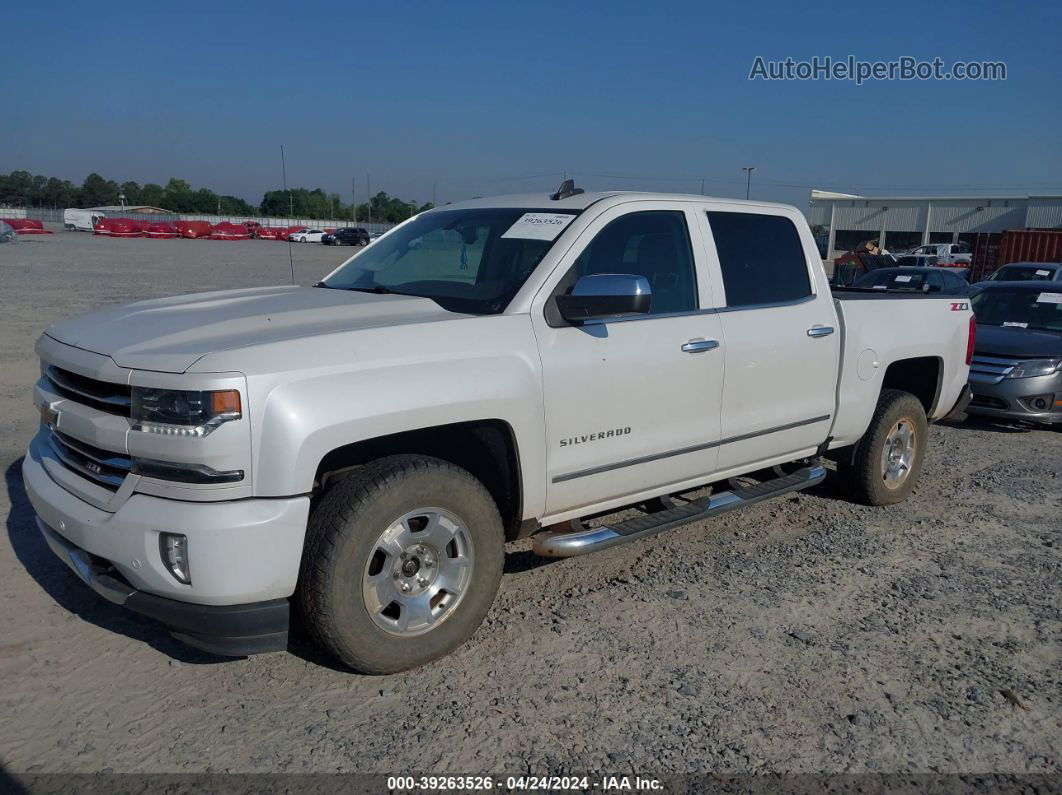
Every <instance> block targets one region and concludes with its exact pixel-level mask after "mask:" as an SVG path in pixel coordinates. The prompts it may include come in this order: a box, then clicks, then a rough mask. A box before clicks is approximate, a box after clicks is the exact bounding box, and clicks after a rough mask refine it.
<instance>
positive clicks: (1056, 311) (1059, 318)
mask: <svg viewBox="0 0 1062 795" xmlns="http://www.w3.org/2000/svg"><path fill="white" fill-rule="evenodd" d="M971 302H972V303H973V310H974V314H975V315H976V316H977V322H978V323H985V324H988V325H990V326H1013V327H1016V328H1031V329H1039V330H1041V331H1062V290H1059V291H1057V292H1052V291H1049V290H1028V289H1021V288H1012V289H1007V288H1005V287H1004V288H1001V289H1000V288H989V289H987V290H983V291H982V292H980V293H978V294H977V295H975V296H974V297H973V298H972V299H971Z"/></svg>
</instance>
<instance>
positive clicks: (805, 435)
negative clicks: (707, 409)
mask: <svg viewBox="0 0 1062 795" xmlns="http://www.w3.org/2000/svg"><path fill="white" fill-rule="evenodd" d="M703 215H704V217H703V218H702V219H701V221H702V223H703V224H704V229H705V238H706V241H707V245H708V251H709V260H710V262H711V266H712V269H713V270H712V276H713V280H714V281H715V282H716V283H717V284H720V285H721V286H722V293H723V296H722V302H721V305H720V306H719V318H720V321H721V325H722V332H723V339H724V342H725V351H724V366H725V369H726V379H725V381H724V383H723V398H722V420H721V435H722V440H721V445H720V452H719V461H718V466H719V469H720V471H724V470H728V469H732V468H734V467H743V466H747V465H750V464H756V463H764V464H766V463H769V460H773V461H777V460H779V459H782V458H784V457H788V458H789V459H791V458H794V457H797V456H798V455H807V454H809V453H810V451H813V450H814V449H815V448H816V447H817V446H818V445H819V444H821V443H822V442H823V441H824V440H825V439H826V435H827V433H828V432H829V428H830V420H831V417H832V415H833V412H834V403H835V392H836V385H837V368H838V362H839V351H840V336H841V335H840V333H839V330H838V328H837V314H836V311H835V309H834V307H833V300H832V297H831V295H830V292H829V289H828V287H827V284H826V279H825V275H824V273H820V272H819V271H821V267H818V266H817V263H818V254H817V252H816V250H815V248H814V241H813V240H812V239H811V236H810V233H809V234H806V235H801V233H800V231H798V230H799V229H801V228H803V229H804V231H805V232H807V230H806V224H804V222H803V219H802V218H800V217H799V215H798V214H797V213H796V212H795V211H788V210H785V209H783V208H770V207H756V206H750V205H714V206H713V207H712V208H710V209H709V210H708V212H707V213H704V214H703ZM798 223H799V224H800V227H798V226H797V224H798ZM805 238H806V239H805ZM813 263H814V264H813ZM816 268H817V270H816ZM716 274H718V275H716Z"/></svg>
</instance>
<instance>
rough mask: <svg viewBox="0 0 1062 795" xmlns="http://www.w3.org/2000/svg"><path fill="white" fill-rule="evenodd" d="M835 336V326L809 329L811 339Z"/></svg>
mask: <svg viewBox="0 0 1062 795" xmlns="http://www.w3.org/2000/svg"><path fill="white" fill-rule="evenodd" d="M831 334H833V326H812V327H811V328H809V329H808V336H809V337H828V336H830V335H831Z"/></svg>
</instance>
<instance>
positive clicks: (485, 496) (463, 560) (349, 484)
mask: <svg viewBox="0 0 1062 795" xmlns="http://www.w3.org/2000/svg"><path fill="white" fill-rule="evenodd" d="M307 535H308V538H307V544H306V551H305V554H304V558H303V566H302V573H301V578H300V587H299V602H300V605H301V608H302V613H303V616H304V618H305V620H306V622H307V624H308V629H309V631H310V633H311V635H312V636H313V637H314V638H315V639H316V640H317V641H318V642H319V643H320V644H321V645H322V646H323V647H324V648H326V649H327V650H328V651H329V652H331V653H332V654H333V655H334V656H335V657H336V658H338V659H339V660H340V661H341V662H343V663H344V664H345V665H347V666H349V667H350V668H353V669H354V670H356V671H360V672H363V673H372V674H385V673H394V672H396V671H403V670H406V669H408V668H414V667H416V666H418V665H423V664H424V663H426V662H428V661H430V660H433V659H435V658H436V657H440V656H442V655H444V654H447V653H449V652H451V651H453V650H454V649H456V648H457V647H459V646H460V645H462V644H463V643H464V642H465V641H466V640H468V638H469V637H471V635H472V633H473V632H475V630H476V628H477V627H478V626H479V625H480V622H482V621H483V618H484V616H485V615H486V614H487V610H489V609H490V606H491V603H492V602H493V601H494V595H495V593H496V592H497V590H498V583H499V582H500V580H501V573H502V564H503V561H504V553H505V546H504V531H503V528H502V523H501V517H500V516H499V515H498V509H497V506H496V505H495V504H494V500H493V498H492V497H491V496H490V494H489V493H488V492H487V490H486V489H485V488H484V487H483V485H482V484H481V483H480V482H479V481H478V480H476V478H474V477H473V476H472V475H471V474H469V473H468V472H466V471H465V470H463V469H460V468H459V467H456V466H454V465H453V464H450V463H447V462H445V461H441V460H439V459H437V458H430V457H427V456H415V455H399V456H389V457H386V458H382V459H379V460H378V461H374V462H372V463H369V464H366V465H365V466H363V467H361V468H359V469H357V470H355V471H353V472H351V473H350V474H348V475H345V476H342V477H341V478H339V479H337V481H336V482H335V483H334V484H333V485H332V486H331V487H330V488H329V489H328V490H327V492H326V493H325V494H324V496H323V497H322V498H321V500H320V502H319V503H318V505H317V506H316V507H315V509H314V512H313V515H312V517H311V519H310V525H309V528H308V534H307Z"/></svg>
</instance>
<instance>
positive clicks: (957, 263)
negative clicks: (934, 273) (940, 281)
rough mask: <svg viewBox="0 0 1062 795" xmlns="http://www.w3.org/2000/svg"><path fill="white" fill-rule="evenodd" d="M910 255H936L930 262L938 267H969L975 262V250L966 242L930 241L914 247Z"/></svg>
mask: <svg viewBox="0 0 1062 795" xmlns="http://www.w3.org/2000/svg"><path fill="white" fill-rule="evenodd" d="M909 255H911V256H916V257H936V259H935V260H933V261H932V262H931V263H930V264H934V265H937V266H938V267H969V266H970V263H971V262H973V252H971V251H970V247H969V246H968V245H966V244H965V243H929V244H928V245H925V246H918V247H917V248H915V249H912V250H911V251H910V252H909Z"/></svg>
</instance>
